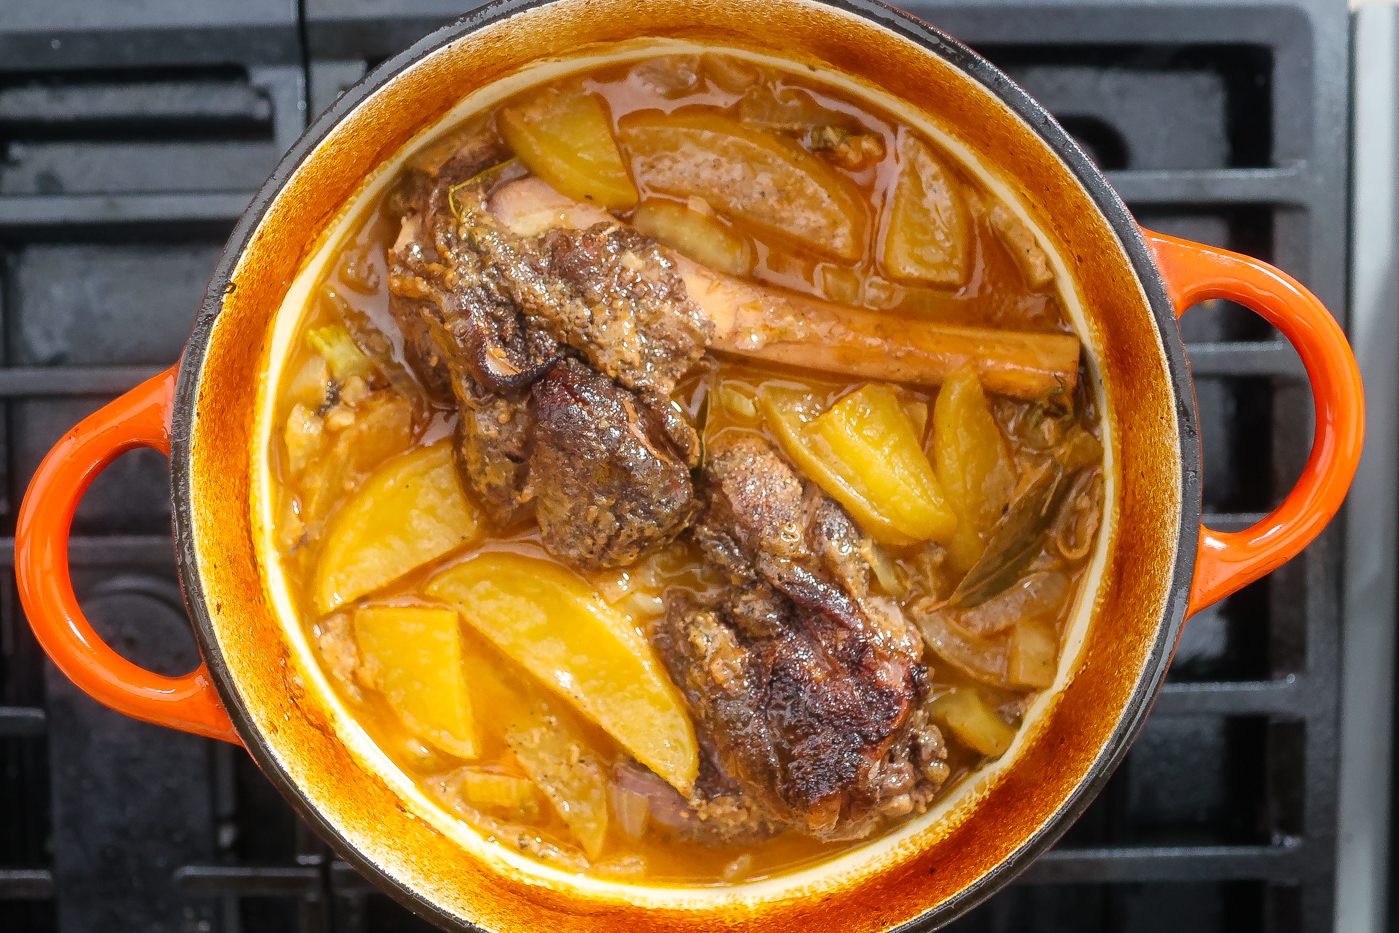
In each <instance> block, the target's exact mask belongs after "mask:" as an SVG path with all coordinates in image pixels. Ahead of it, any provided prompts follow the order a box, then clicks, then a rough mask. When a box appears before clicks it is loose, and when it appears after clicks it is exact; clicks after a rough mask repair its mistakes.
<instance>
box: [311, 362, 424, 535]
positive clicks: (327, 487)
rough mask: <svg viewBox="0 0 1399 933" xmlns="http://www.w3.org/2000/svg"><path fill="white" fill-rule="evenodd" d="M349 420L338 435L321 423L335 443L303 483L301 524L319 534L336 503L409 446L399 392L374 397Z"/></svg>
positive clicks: (408, 415) (407, 410)
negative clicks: (321, 526)
mask: <svg viewBox="0 0 1399 933" xmlns="http://www.w3.org/2000/svg"><path fill="white" fill-rule="evenodd" d="M340 410H341V411H343V410H344V409H343V406H342V407H341V408H340ZM351 414H352V418H353V420H352V421H351V422H350V425H349V427H346V428H344V429H341V430H338V431H331V430H330V425H328V424H325V422H324V420H323V421H322V424H323V426H324V427H326V429H327V430H326V433H327V434H328V435H330V436H331V437H333V438H334V440H333V441H332V442H331V443H330V444H329V446H328V447H327V446H322V447H321V449H320V451H321V452H320V454H319V455H317V456H316V457H315V458H314V459H313V460H312V461H311V463H310V464H309V465H308V466H307V467H306V470H305V473H304V474H303V475H302V477H301V488H302V490H303V492H304V493H305V495H304V496H303V500H302V501H303V502H304V503H305V507H304V508H303V509H302V510H301V518H302V521H304V522H305V523H306V524H307V525H310V526H315V527H314V530H315V532H316V533H317V534H319V532H320V530H321V529H320V527H319V523H320V522H322V521H324V520H325V518H326V516H327V515H328V514H329V513H330V510H331V508H332V507H333V506H334V505H335V503H336V502H338V501H340V500H341V499H343V498H344V496H345V494H346V493H347V492H351V491H353V490H354V489H355V488H357V487H358V486H359V484H360V482H361V481H362V480H364V479H365V477H366V476H367V475H368V474H369V473H370V471H372V470H375V469H378V467H379V466H380V464H382V463H383V462H384V461H386V460H388V459H389V458H390V457H392V456H393V455H395V454H398V453H402V452H403V451H404V450H406V449H407V447H408V445H409V444H411V443H412V442H413V406H412V405H410V404H409V402H408V400H407V399H405V398H404V397H403V396H401V395H399V394H398V393H397V392H394V391H392V390H388V389H386V390H384V391H381V392H376V393H374V395H373V396H371V397H370V398H369V399H368V400H367V401H365V402H364V404H362V405H361V406H360V407H359V408H358V409H356V410H354V411H353V412H352V413H351Z"/></svg>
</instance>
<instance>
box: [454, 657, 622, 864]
mask: <svg viewBox="0 0 1399 933" xmlns="http://www.w3.org/2000/svg"><path fill="white" fill-rule="evenodd" d="M465 634H466V636H467V637H466V644H467V649H466V652H465V654H464V656H463V658H462V667H461V670H462V674H463V676H464V677H465V679H466V683H467V685H468V687H469V689H470V691H471V696H472V699H473V701H474V702H475V704H476V706H477V708H479V709H481V710H489V715H488V716H485V717H483V718H484V720H485V721H484V722H483V723H482V726H483V727H484V728H485V729H487V730H489V731H490V732H492V733H493V734H496V735H499V736H500V737H501V738H502V739H503V740H504V742H505V744H506V746H507V747H508V748H509V749H510V751H511V752H512V753H514V755H515V758H516V759H517V760H518V761H519V762H520V766H521V767H522V768H524V770H525V773H526V774H528V775H529V778H530V780H531V781H533V782H534V785H535V786H536V787H538V788H539V789H540V790H541V791H543V792H544V796H546V797H548V798H549V802H550V803H551V804H552V805H553V807H554V809H555V810H557V811H558V813H559V816H561V817H563V820H564V822H565V823H567V824H568V829H569V831H570V832H571V833H573V835H574V836H575V837H576V838H577V839H578V842H579V843H580V844H581V845H582V846H583V851H585V852H586V853H587V854H588V856H589V857H590V858H595V857H596V856H597V855H598V853H599V852H601V851H602V845H603V842H604V841H605V840H606V838H607V823H608V814H607V776H606V774H605V773H604V771H603V766H602V762H601V759H600V757H599V755H598V753H597V750H596V749H595V748H594V747H593V744H592V741H591V740H590V738H589V736H588V733H587V729H586V727H585V726H584V724H583V722H582V720H581V719H580V718H579V717H578V715H577V714H576V713H574V712H573V710H572V709H570V708H569V705H568V704H567V703H565V702H563V701H562V700H560V699H558V698H557V697H553V696H551V695H550V694H549V692H548V691H547V690H545V689H544V688H543V687H542V686H540V685H539V684H538V682H537V681H535V680H534V678H532V677H530V675H529V674H528V673H526V672H525V671H521V670H518V669H517V668H516V666H515V663H514V662H513V661H511V660H509V659H508V658H500V657H492V655H493V654H495V653H496V652H495V649H494V648H491V647H490V646H489V645H478V646H476V650H473V647H472V644H471V642H472V640H473V639H480V636H479V635H475V633H473V632H468V633H465Z"/></svg>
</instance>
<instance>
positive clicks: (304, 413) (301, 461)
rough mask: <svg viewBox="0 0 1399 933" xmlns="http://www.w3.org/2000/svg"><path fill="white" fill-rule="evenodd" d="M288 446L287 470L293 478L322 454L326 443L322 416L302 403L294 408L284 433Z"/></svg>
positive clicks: (288, 416)
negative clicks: (322, 448)
mask: <svg viewBox="0 0 1399 933" xmlns="http://www.w3.org/2000/svg"><path fill="white" fill-rule="evenodd" d="M282 438H283V440H285V441H286V444H287V468H288V469H289V470H290V471H291V475H292V476H300V475H301V474H302V472H303V471H304V470H305V469H306V464H307V463H309V462H310V461H311V459H312V458H313V457H315V456H316V455H317V454H319V453H320V452H321V446H322V445H323V444H324V443H325V429H324V425H323V424H322V423H321V416H320V415H318V414H316V413H315V412H314V411H312V410H311V409H309V408H307V407H306V406H305V405H302V404H301V403H300V402H298V403H297V404H295V405H293V406H292V409H291V414H289V415H287V427H286V430H285V431H283V432H282Z"/></svg>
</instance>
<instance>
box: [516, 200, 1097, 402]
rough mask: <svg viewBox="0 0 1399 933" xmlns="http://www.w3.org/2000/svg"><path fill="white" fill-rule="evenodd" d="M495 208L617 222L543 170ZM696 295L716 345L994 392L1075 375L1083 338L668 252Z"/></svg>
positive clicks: (533, 228) (587, 222)
mask: <svg viewBox="0 0 1399 933" xmlns="http://www.w3.org/2000/svg"><path fill="white" fill-rule="evenodd" d="M490 210H491V213H493V214H494V215H495V216H496V217H497V218H498V219H499V220H500V221H501V222H502V223H504V224H505V225H506V226H508V227H509V228H510V229H511V230H513V231H514V232H515V233H517V234H520V235H521V236H537V235H538V234H540V233H543V232H544V231H545V230H548V229H550V228H552V227H560V226H563V227H576V228H585V227H590V226H592V225H593V224H596V223H599V222H605V221H606V222H613V223H619V221H617V219H616V218H614V217H613V216H612V215H611V214H609V213H607V212H606V211H604V210H603V209H601V208H599V207H594V206H592V205H589V204H581V203H579V202H576V201H573V200H570V199H569V198H566V197H564V196H563V195H561V194H559V193H558V192H557V191H555V190H554V189H553V188H551V187H550V186H549V185H548V184H547V183H546V182H544V181H543V180H541V179H539V178H524V179H521V180H519V181H515V182H511V183H510V184H508V185H506V186H504V187H502V188H501V189H500V190H499V191H497V192H496V193H495V194H494V195H493V196H492V197H491V199H490ZM667 255H668V256H669V257H670V258H671V259H672V260H674V262H675V266H676V269H677V270H678V271H679V272H680V275H681V278H683V279H684V281H685V285H686V287H687V288H688V289H689V292H690V297H691V298H692V299H693V300H694V301H695V303H696V304H698V305H699V306H700V307H701V308H702V309H703V310H704V312H705V314H707V315H708V316H709V318H710V319H711V320H712V321H713V322H714V343H713V347H714V349H716V350H720V351H723V352H727V353H734V354H738V355H741V356H749V357H757V358H759V359H765V360H771V361H773V362H778V363H786V364H790V365H793V366H803V367H807V368H810V369H819V370H825V371H827V372H838V373H844V374H846V375H851V376H859V377H863V378H866V379H880V380H888V381H891V382H907V383H913V384H918V385H941V384H942V382H943V381H944V380H946V379H947V377H949V376H951V375H952V374H953V373H954V372H956V371H957V370H958V369H960V368H961V367H962V366H964V365H966V364H967V363H971V364H972V365H973V366H975V367H976V370H977V375H978V376H979V377H980V379H981V382H982V385H983V386H985V387H986V389H987V390H989V391H991V392H997V393H1000V394H1002V395H1014V396H1019V397H1021V398H1038V397H1040V396H1043V395H1045V394H1046V393H1049V392H1053V391H1055V390H1060V391H1062V392H1064V393H1065V394H1071V393H1072V392H1073V390H1074V386H1075V384H1076V383H1077V381H1078V357H1079V340H1078V338H1077V337H1075V336H1072V335H1070V334H1036V333H1026V332H1021V331H1010V330H994V329H990V328H983V327H954V326H950V325H946V324H934V323H924V322H921V321H917V320H912V319H909V318H904V317H898V316H896V315H892V314H888V313H884V312H878V311H866V310H862V309H856V308H847V307H842V306H840V305H835V304H831V303H830V302H826V301H821V300H818V299H815V298H805V297H802V296H798V295H791V294H786V293H783V292H779V291H776V290H774V289H770V288H764V287H762V286H759V285H754V284H752V283H751V282H745V281H743V280H742V279H737V278H734V277H733V276H730V275H725V274H723V273H720V272H715V271H714V270H712V269H709V268H706V267H705V266H702V265H700V264H699V263H696V262H694V261H692V260H690V259H687V258H686V257H684V256H682V255H680V254H679V253H677V252H675V251H674V250H667Z"/></svg>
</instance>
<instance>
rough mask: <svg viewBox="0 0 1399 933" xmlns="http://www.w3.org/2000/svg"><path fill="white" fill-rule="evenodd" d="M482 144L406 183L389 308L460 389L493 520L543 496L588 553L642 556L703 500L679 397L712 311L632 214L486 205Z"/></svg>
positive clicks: (453, 395) (451, 395)
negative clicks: (575, 217) (567, 223)
mask: <svg viewBox="0 0 1399 933" xmlns="http://www.w3.org/2000/svg"><path fill="white" fill-rule="evenodd" d="M468 148H470V147H468ZM478 149H479V147H477V148H475V149H471V152H477V156H473V157H468V155H465V154H463V155H458V156H455V157H453V158H451V159H448V160H447V161H446V162H444V163H442V164H441V165H439V166H438V167H437V168H436V169H434V170H433V171H432V172H431V173H429V172H428V170H426V169H424V170H420V171H418V172H416V173H412V174H411V175H410V178H409V181H408V183H407V184H406V185H405V186H404V187H403V188H401V189H400V191H399V192H398V194H397V198H396V201H395V203H396V204H397V207H398V209H399V210H400V211H402V212H403V215H402V226H401V229H400V233H399V237H398V241H397V242H396V243H395V244H394V248H393V251H392V260H393V267H392V270H391V275H390V281H389V287H390V291H391V294H392V299H391V306H390V310H391V312H392V313H393V314H394V317H395V319H396V320H397V321H398V323H399V326H400V328H401V329H402V330H403V332H404V338H405V343H406V344H407V349H406V351H405V355H406V356H407V358H408V361H409V363H410V365H411V366H412V367H413V368H414V370H415V371H416V372H417V374H418V376H419V379H420V380H421V381H422V382H423V383H424V385H425V386H426V387H427V388H428V391H429V392H430V393H431V394H432V395H433V396H434V397H436V398H437V399H439V400H452V399H454V400H455V401H456V403H457V405H458V408H459V409H460V411H461V419H460V421H459V424H458V429H457V464H458V468H459V470H460V472H461V474H462V476H463V478H464V480H465V481H466V484H467V485H468V486H469V487H470V488H471V490H472V491H473V492H474V493H475V494H476V497H477V498H478V499H479V500H480V502H481V504H482V506H483V508H484V509H485V511H486V512H487V514H488V515H489V516H490V517H491V519H492V520H493V521H494V522H496V523H497V524H501V525H510V524H514V523H516V522H518V521H521V520H523V519H525V518H527V517H529V515H530V514H531V513H532V512H533V514H534V515H535V517H537V518H538V520H539V523H540V529H541V532H542V535H543V538H544V542H545V544H546V546H547V547H548V548H549V549H550V550H551V551H552V552H553V553H555V554H556V555H558V556H560V557H563V558H565V559H567V560H569V561H570V562H571V563H573V564H574V565H575V566H578V567H580V568H601V567H614V566H619V565H621V564H625V563H629V562H631V561H633V560H635V559H636V558H637V557H639V556H641V554H642V553H643V552H644V551H645V550H647V549H648V548H649V547H651V546H652V545H654V544H659V543H664V542H665V541H669V540H670V539H671V538H673V537H674V536H675V535H676V534H678V533H679V532H680V531H681V530H683V528H684V527H685V525H686V523H687V522H688V521H689V519H690V516H691V515H692V514H693V511H694V505H693V496H692V489H691V486H690V479H689V472H688V469H687V468H688V467H690V466H693V465H695V464H696V463H697V462H698V459H699V439H698V437H697V436H696V434H695V431H694V428H693V427H692V426H691V425H690V423H689V421H688V419H687V418H686V417H685V416H684V414H683V412H681V411H680V410H679V409H678V408H676V407H675V406H674V405H673V404H671V403H670V401H669V399H668V398H667V397H666V396H667V395H668V393H669V392H670V391H671V390H673V389H674V387H675V381H676V379H678V378H679V377H680V375H682V374H683V373H684V372H685V371H686V370H688V369H689V368H690V366H691V365H693V363H694V362H695V360H697V359H698V358H699V356H700V355H701V354H702V353H703V352H704V348H705V345H706V343H707V340H708V336H709V331H710V329H712V326H711V325H709V323H708V321H707V320H706V319H705V318H704V317H703V316H702V315H700V313H699V311H698V309H697V308H696V307H695V306H694V305H693V304H692V303H691V302H690V301H689V299H688V297H687V295H686V292H685V286H684V283H683V282H681V280H680V279H679V277H678V276H677V275H676V274H675V272H674V269H673V267H672V264H671V262H670V260H668V259H666V258H665V257H664V256H663V255H662V253H661V252H660V250H659V249H658V248H657V247H656V245H655V243H654V242H652V241H651V240H649V239H647V238H645V237H644V236H642V235H641V234H639V233H637V232H636V231H634V230H631V229H629V228H625V227H622V226H620V225H616V224H611V225H599V227H597V228H594V229H593V230H591V231H572V232H569V231H556V232H555V233H553V234H550V235H549V236H547V237H542V238H535V237H521V236H517V235H516V234H514V233H512V232H510V231H509V230H508V229H507V228H505V227H504V226H503V225H502V224H500V223H499V222H498V221H497V220H496V219H495V218H494V217H493V216H492V215H491V214H490V213H489V212H488V211H487V210H486V206H485V195H486V191H487V188H488V187H489V185H488V184H487V183H485V182H482V183H480V184H475V185H467V186H465V187H464V188H463V187H460V183H461V181H463V180H465V179H469V178H471V177H473V176H474V175H476V174H479V173H480V172H481V171H482V170H483V169H485V168H487V167H488V164H485V162H484V157H481V156H480V154H479V152H478ZM483 151H485V152H486V153H487V154H489V155H490V156H491V157H494V156H495V155H497V153H495V151H494V150H492V149H490V148H489V147H487V148H486V149H485V150H483ZM465 152H467V149H463V153H465ZM495 174H496V173H494V172H492V173H490V175H489V177H493V176H494V175H495ZM454 186H457V190H456V191H455V192H453V190H452V189H453V187H454ZM453 201H455V203H453ZM565 346H567V347H571V348H572V349H573V350H574V351H576V352H578V353H581V354H582V355H584V356H585V357H586V358H587V359H588V360H589V361H590V362H591V363H592V365H593V367H594V369H596V370H599V371H600V372H601V374H599V372H595V371H594V369H590V368H589V367H588V366H585V365H584V364H582V363H580V362H578V361H577V360H573V359H568V360H563V358H562V354H563V350H564V347H565ZM545 373H550V374H551V375H550V377H549V378H547V379H544V381H543V382H540V380H541V378H543V377H544V375H545ZM614 380H615V381H614ZM617 383H620V384H621V385H618V384H617ZM444 384H445V385H446V386H448V387H449V389H450V392H447V393H444V390H443V386H444ZM531 387H533V388H531ZM633 390H634V391H633ZM444 395H445V399H444Z"/></svg>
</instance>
